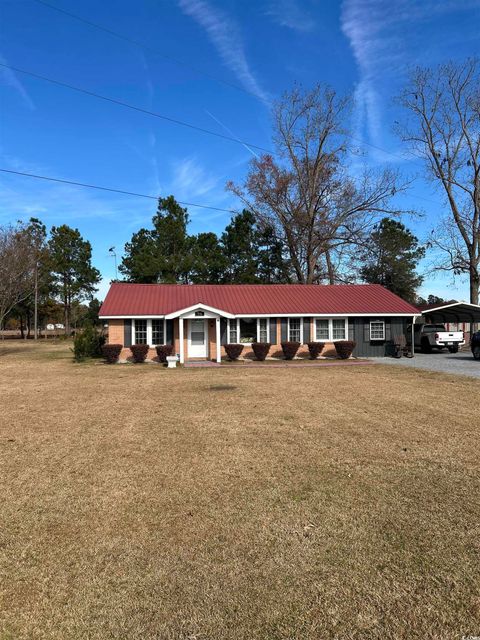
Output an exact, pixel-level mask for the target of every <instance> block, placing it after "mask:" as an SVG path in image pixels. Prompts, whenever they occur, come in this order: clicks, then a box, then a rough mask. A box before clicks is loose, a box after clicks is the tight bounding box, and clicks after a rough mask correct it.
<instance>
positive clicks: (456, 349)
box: [448, 344, 458, 353]
mask: <svg viewBox="0 0 480 640" xmlns="http://www.w3.org/2000/svg"><path fill="white" fill-rule="evenodd" d="M448 350H449V351H450V353H458V344H456V345H455V346H453V347H448Z"/></svg>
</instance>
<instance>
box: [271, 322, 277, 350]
mask: <svg viewBox="0 0 480 640" xmlns="http://www.w3.org/2000/svg"><path fill="white" fill-rule="evenodd" d="M270 343H271V344H277V319H276V318H270Z"/></svg>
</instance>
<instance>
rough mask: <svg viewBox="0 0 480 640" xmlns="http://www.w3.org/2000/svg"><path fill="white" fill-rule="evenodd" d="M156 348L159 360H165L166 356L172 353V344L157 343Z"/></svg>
mask: <svg viewBox="0 0 480 640" xmlns="http://www.w3.org/2000/svg"><path fill="white" fill-rule="evenodd" d="M156 349H157V356H158V361H159V362H166V361H167V356H171V355H172V354H173V344H159V345H158V347H157V348H156Z"/></svg>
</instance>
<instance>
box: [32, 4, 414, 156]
mask: <svg viewBox="0 0 480 640" xmlns="http://www.w3.org/2000/svg"><path fill="white" fill-rule="evenodd" d="M33 1H34V2H36V3H37V4H41V5H43V6H45V7H48V8H49V9H53V10H54V11H57V12H58V13H63V14H65V15H66V16H69V17H70V18H73V19H74V20H78V21H79V22H82V23H84V24H86V25H88V26H90V27H93V28H95V29H99V30H100V31H104V32H105V33H108V34H109V35H111V36H114V37H116V38H119V39H120V40H124V41H125V42H129V43H130V44H134V45H135V46H137V47H140V48H142V49H145V50H147V51H150V52H151V53H153V54H155V55H158V56H161V57H163V58H165V59H166V60H171V61H172V62H175V63H176V64H179V65H181V66H184V67H186V68H187V69H191V70H193V71H196V72H197V73H200V74H202V75H204V76H206V77H207V78H210V79H212V80H215V81H216V82H220V83H222V84H225V85H227V86H229V87H232V88H234V89H237V90H239V91H243V92H244V93H247V94H248V95H251V96H253V97H254V98H257V96H256V95H255V94H254V93H252V92H251V91H248V90H247V89H244V88H243V87H240V86H239V85H237V84H234V83H232V82H228V81H226V80H222V79H221V78H218V77H216V76H214V75H212V74H210V73H207V72H206V71H203V70H202V69H199V68H198V67H195V66H193V65H190V64H187V63H186V62H184V61H182V60H179V59H178V58H175V57H173V56H169V55H167V54H165V53H162V52H160V51H158V50H156V49H153V48H152V47H150V46H149V45H146V44H144V43H143V42H140V41H138V40H135V39H134V38H130V37H129V36H125V35H123V34H121V33H118V31H114V30H113V29H110V28H108V27H104V26H103V25H100V24H98V23H96V22H93V21H92V20H87V19H86V18H82V17H81V16H79V15H77V14H75V13H71V12H70V11H66V10H65V9H60V8H59V7H57V6H55V5H53V4H51V3H50V2H45V0H33ZM345 135H346V136H347V137H349V138H350V139H351V140H354V141H355V142H357V143H358V144H360V145H364V146H368V147H371V148H372V149H376V150H377V151H381V152H382V153H386V154H388V155H390V156H392V157H394V158H397V159H399V160H402V162H403V161H404V160H405V158H404V157H402V156H400V155H398V154H396V153H393V152H392V151H388V150H387V149H383V148H382V147H379V146H378V145H375V144H372V143H370V142H366V141H364V140H361V139H360V138H356V137H355V136H353V135H351V134H345ZM258 148H261V147H258Z"/></svg>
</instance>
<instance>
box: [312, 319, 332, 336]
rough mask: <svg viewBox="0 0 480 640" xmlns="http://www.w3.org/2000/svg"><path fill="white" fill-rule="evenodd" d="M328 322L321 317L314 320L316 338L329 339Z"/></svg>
mask: <svg viewBox="0 0 480 640" xmlns="http://www.w3.org/2000/svg"><path fill="white" fill-rule="evenodd" d="M329 326H330V323H329V321H328V320H324V319H323V318H322V319H320V318H317V319H316V320H315V330H316V332H317V333H316V339H317V340H318V341H320V340H329V339H330V329H329Z"/></svg>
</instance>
